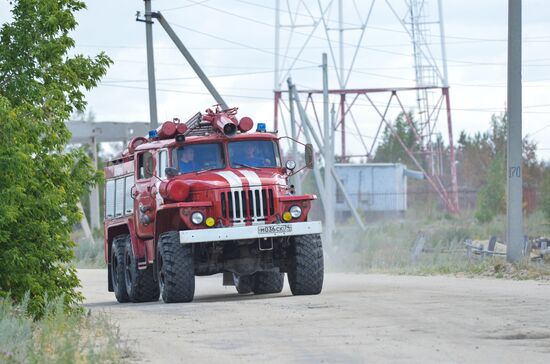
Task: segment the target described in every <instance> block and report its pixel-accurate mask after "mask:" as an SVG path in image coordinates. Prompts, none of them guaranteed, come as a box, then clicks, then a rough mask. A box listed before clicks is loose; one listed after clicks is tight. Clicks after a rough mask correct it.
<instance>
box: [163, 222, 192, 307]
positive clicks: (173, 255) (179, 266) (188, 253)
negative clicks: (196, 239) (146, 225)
mask: <svg viewBox="0 0 550 364" xmlns="http://www.w3.org/2000/svg"><path fill="white" fill-rule="evenodd" d="M157 261H158V281H159V287H160V295H161V297H162V300H163V301H164V302H166V303H174V302H191V301H193V296H194V295H195V268H194V264H193V247H192V246H191V245H190V244H181V243H180V239H179V234H178V232H177V231H169V232H166V233H163V234H161V235H160V238H159V244H158V254H157Z"/></svg>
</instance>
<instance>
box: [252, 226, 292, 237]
mask: <svg viewBox="0 0 550 364" xmlns="http://www.w3.org/2000/svg"><path fill="white" fill-rule="evenodd" d="M290 232H292V225H286V224H284V225H283V224H277V225H264V226H258V234H259V235H268V234H270V235H271V234H286V233H290Z"/></svg>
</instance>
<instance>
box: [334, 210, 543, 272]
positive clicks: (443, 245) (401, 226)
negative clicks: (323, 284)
mask: <svg viewBox="0 0 550 364" xmlns="http://www.w3.org/2000/svg"><path fill="white" fill-rule="evenodd" d="M524 223H525V231H526V234H528V235H529V236H530V237H539V236H550V226H549V225H548V224H547V223H546V222H545V219H544V216H543V214H542V213H540V212H536V213H533V214H531V215H529V216H527V217H526V218H525V221H524ZM420 234H422V235H423V236H424V237H425V241H426V243H425V245H424V249H423V251H422V253H420V254H419V255H418V257H417V258H416V259H414V258H413V256H412V251H413V248H414V245H415V241H416V239H417V238H418V237H419V235H420ZM493 235H494V236H496V237H497V239H498V241H504V236H505V216H502V215H501V216H497V218H495V219H494V220H493V221H491V222H490V223H486V224H480V223H479V222H477V221H476V220H475V218H474V216H473V213H472V212H466V213H463V214H461V215H459V216H449V215H443V214H442V215H435V216H434V214H423V213H418V212H416V211H409V212H408V213H407V215H406V216H404V217H400V218H392V219H384V220H380V221H376V222H373V223H371V224H369V225H368V227H367V231H366V232H364V231H361V230H358V229H356V228H355V229H354V228H352V227H351V224H349V225H346V224H344V225H343V226H340V228H339V229H338V230H337V231H336V233H335V235H334V241H333V244H332V245H330V246H326V249H325V250H326V262H327V267H328V269H331V270H334V271H352V272H385V273H393V274H414V275H431V274H455V275H466V276H488V277H489V276H490V277H496V278H509V279H550V262H548V261H547V262H544V261H540V262H527V261H526V262H522V263H520V264H515V265H512V264H509V263H507V262H506V260H505V259H504V258H503V257H485V258H483V257H480V256H476V255H472V256H471V257H467V255H466V248H465V244H464V242H465V241H466V239H472V240H477V241H488V240H489V238H490V237H491V236H493ZM486 246H487V245H486Z"/></svg>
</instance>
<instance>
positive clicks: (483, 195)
mask: <svg viewBox="0 0 550 364" xmlns="http://www.w3.org/2000/svg"><path fill="white" fill-rule="evenodd" d="M505 171H506V168H505V159H504V156H503V155H502V154H498V155H497V156H496V157H495V158H494V159H493V160H492V161H491V163H490V165H489V170H488V171H487V182H486V183H485V185H484V186H483V187H482V188H481V189H480V190H479V195H478V198H477V210H476V213H475V217H476V219H477V220H478V221H479V222H489V221H491V220H492V219H493V218H494V217H495V216H496V215H498V214H501V213H504V212H505V211H506V188H505V182H506V173H505Z"/></svg>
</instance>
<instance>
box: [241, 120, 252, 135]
mask: <svg viewBox="0 0 550 364" xmlns="http://www.w3.org/2000/svg"><path fill="white" fill-rule="evenodd" d="M253 127H254V121H252V119H251V118H249V117H248V116H245V117H243V118H242V119H241V120H240V121H239V131H240V132H241V133H246V132H247V131H249V130H251V129H252V128H253Z"/></svg>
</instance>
